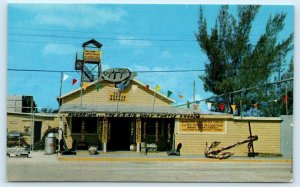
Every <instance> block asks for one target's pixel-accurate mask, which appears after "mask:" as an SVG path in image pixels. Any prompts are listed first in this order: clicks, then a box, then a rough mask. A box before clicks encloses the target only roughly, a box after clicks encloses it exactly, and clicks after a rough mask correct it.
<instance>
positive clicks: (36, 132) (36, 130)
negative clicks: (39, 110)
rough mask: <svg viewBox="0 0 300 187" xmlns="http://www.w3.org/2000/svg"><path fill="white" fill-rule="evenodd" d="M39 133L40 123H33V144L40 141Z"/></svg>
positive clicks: (40, 131)
mask: <svg viewBox="0 0 300 187" xmlns="http://www.w3.org/2000/svg"><path fill="white" fill-rule="evenodd" d="M41 133H42V122H41V121H35V122H34V139H33V142H34V143H36V142H39V141H40V140H41Z"/></svg>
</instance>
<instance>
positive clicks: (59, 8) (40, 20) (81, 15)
mask: <svg viewBox="0 0 300 187" xmlns="http://www.w3.org/2000/svg"><path fill="white" fill-rule="evenodd" d="M19 9H21V10H23V11H28V12H30V13H32V14H34V15H35V16H34V17H33V19H32V21H33V23H37V24H38V25H42V26H63V27H67V28H69V29H75V28H78V27H80V28H86V29H88V28H92V27H100V26H103V25H104V24H107V23H111V22H115V23H117V22H120V21H121V20H122V18H123V17H125V16H126V14H127V13H126V12H125V11H124V10H123V9H121V8H119V7H116V8H110V7H99V6H94V5H78V4H77V5H67V4H64V5H48V4H46V5H35V6H34V5H33V6H25V7H19Z"/></svg>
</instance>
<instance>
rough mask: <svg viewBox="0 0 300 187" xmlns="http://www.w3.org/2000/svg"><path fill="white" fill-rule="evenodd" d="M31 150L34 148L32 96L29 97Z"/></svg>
mask: <svg viewBox="0 0 300 187" xmlns="http://www.w3.org/2000/svg"><path fill="white" fill-rule="evenodd" d="M31 126H32V128H31V150H32V151H33V148H34V112H33V98H32V99H31Z"/></svg>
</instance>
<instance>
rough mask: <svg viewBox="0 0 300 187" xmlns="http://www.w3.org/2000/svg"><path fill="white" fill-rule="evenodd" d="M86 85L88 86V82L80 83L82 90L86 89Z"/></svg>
mask: <svg viewBox="0 0 300 187" xmlns="http://www.w3.org/2000/svg"><path fill="white" fill-rule="evenodd" d="M88 86H89V83H87V82H84V83H83V84H82V88H83V90H84V91H85V90H86V89H87V87H88Z"/></svg>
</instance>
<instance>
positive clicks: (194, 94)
mask: <svg viewBox="0 0 300 187" xmlns="http://www.w3.org/2000/svg"><path fill="white" fill-rule="evenodd" d="M195 100H196V81H195V80H194V86H193V103H195Z"/></svg>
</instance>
